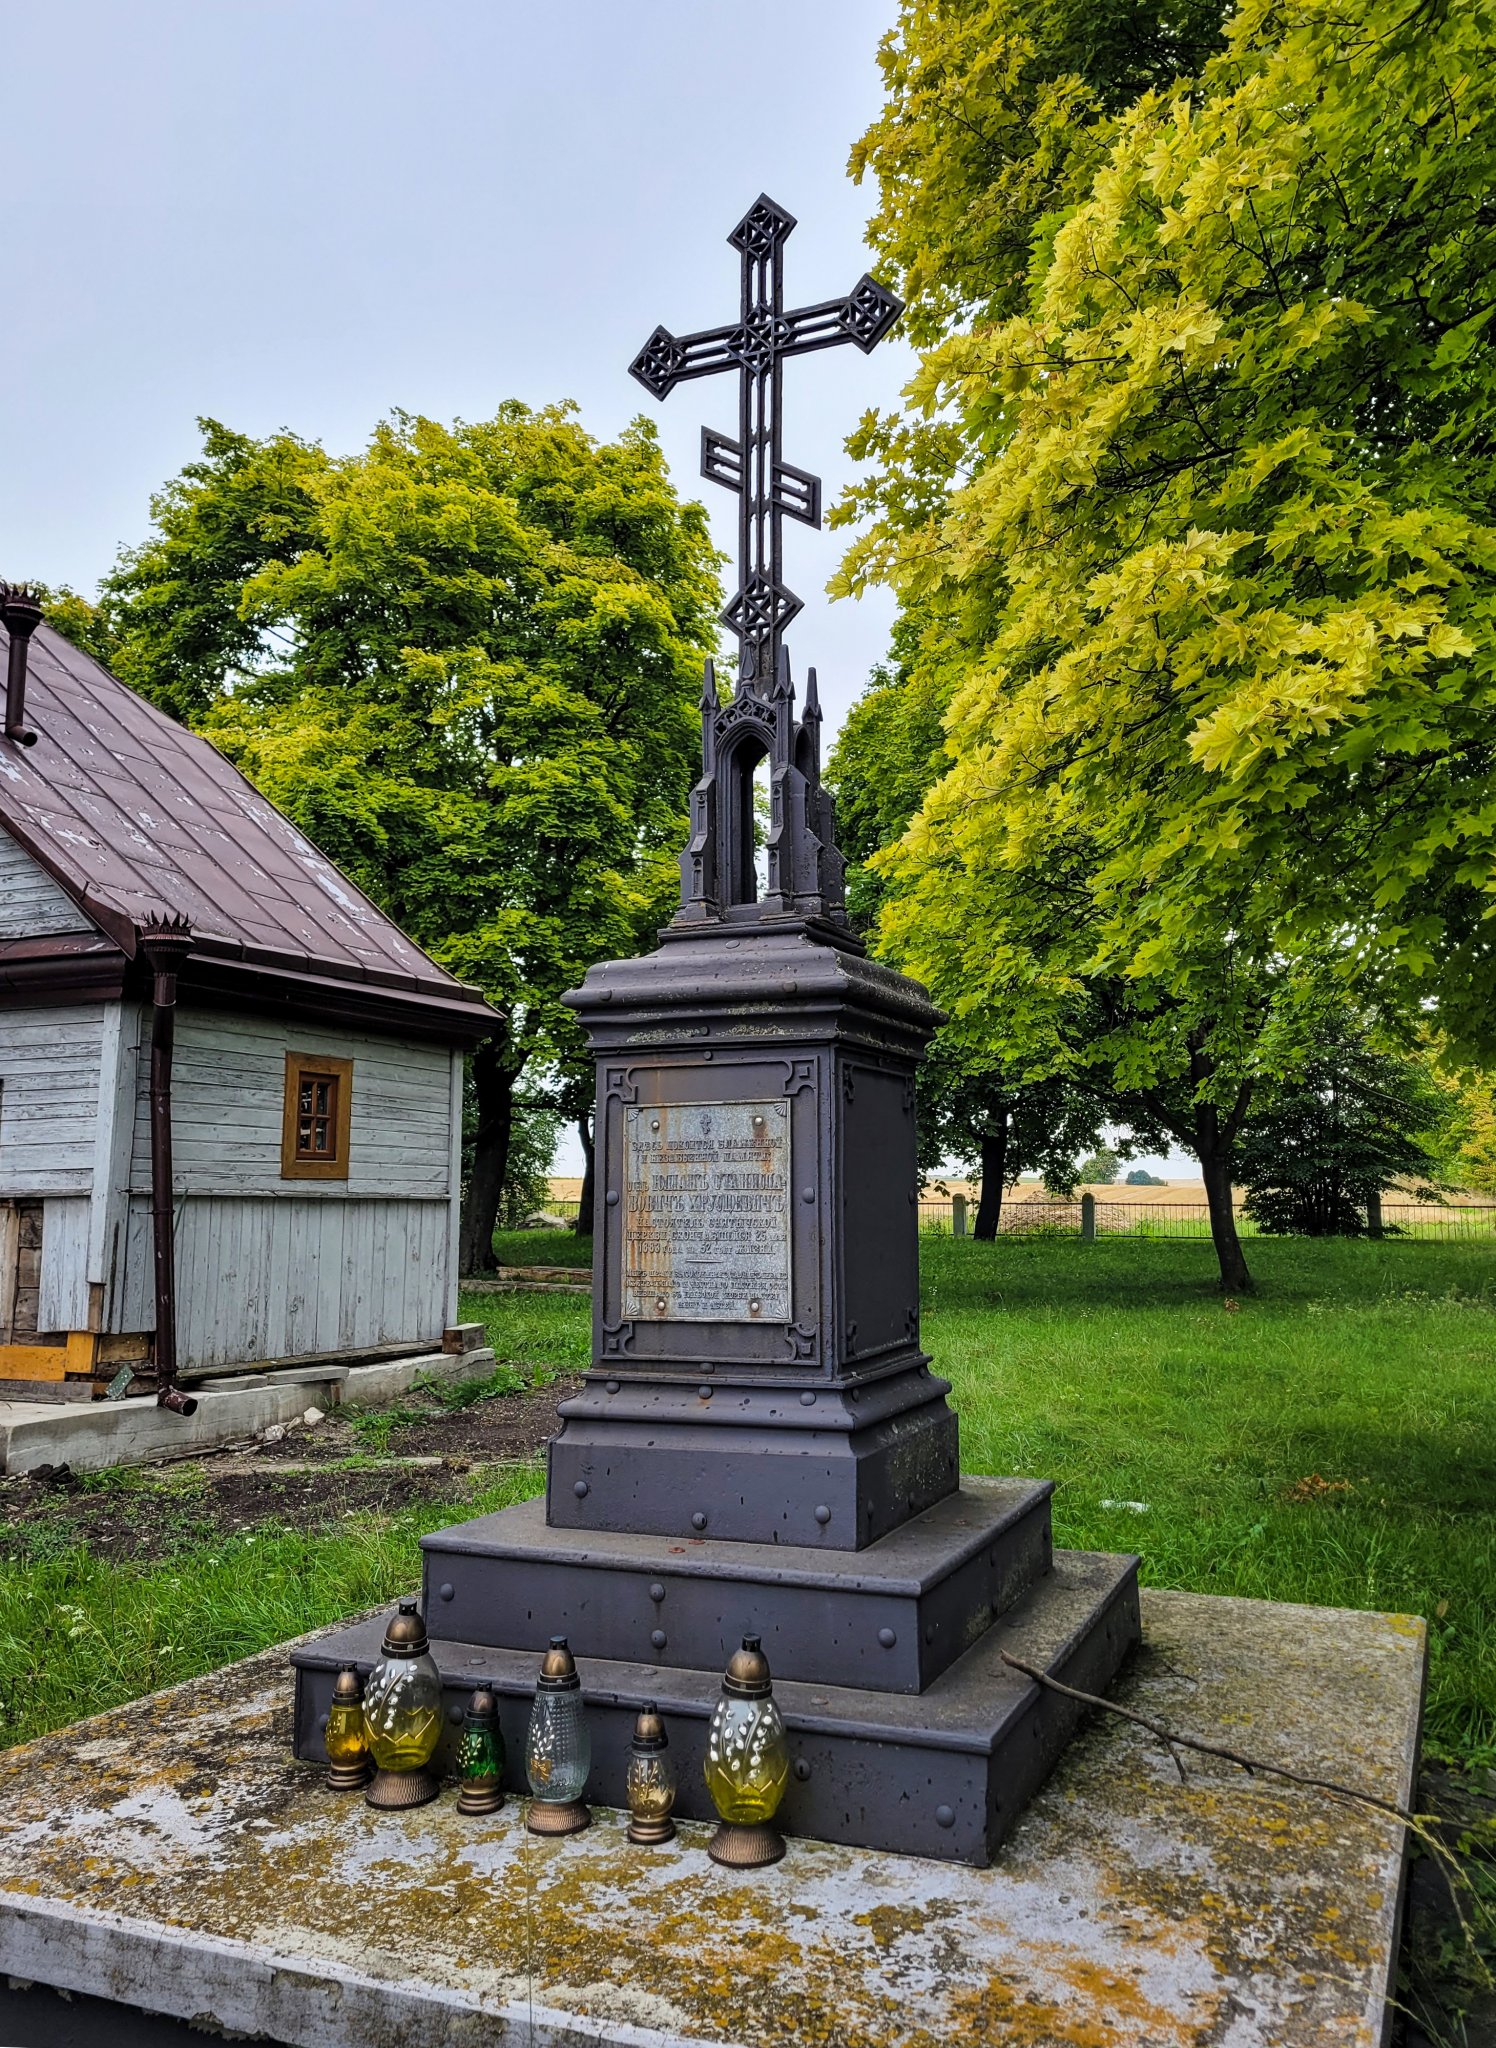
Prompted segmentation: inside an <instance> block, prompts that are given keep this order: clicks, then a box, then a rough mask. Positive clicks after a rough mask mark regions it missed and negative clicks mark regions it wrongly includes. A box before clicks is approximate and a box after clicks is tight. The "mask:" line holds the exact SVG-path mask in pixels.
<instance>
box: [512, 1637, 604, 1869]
mask: <svg viewBox="0 0 1496 2048" xmlns="http://www.w3.org/2000/svg"><path fill="white" fill-rule="evenodd" d="M591 1768H592V1734H591V1731H590V1729H589V1728H588V1726H587V1715H586V1710H585V1709H584V1707H583V1705H582V1681H581V1679H580V1678H579V1677H578V1676H577V1667H576V1662H575V1660H574V1659H573V1657H572V1654H571V1651H570V1649H569V1648H568V1647H567V1642H566V1638H565V1636H552V1637H551V1647H550V1648H549V1649H548V1650H547V1651H546V1653H545V1657H544V1659H543V1660H542V1662H541V1666H540V1679H539V1682H538V1684H537V1685H536V1688H535V1706H534V1709H533V1711H532V1712H531V1715H530V1733H529V1738H528V1740H527V1741H526V1744H525V1770H526V1772H527V1773H528V1776H529V1779H530V1790H531V1792H532V1793H533V1794H534V1795H535V1796H534V1798H533V1799H532V1800H531V1801H530V1811H529V1814H528V1816H527V1818H526V1821H525V1825H526V1826H527V1827H528V1828H529V1830H530V1832H531V1833H532V1834H535V1835H574V1834H576V1833H577V1832H578V1830H579V1829H581V1828H585V1827H586V1826H588V1824H589V1823H590V1822H591V1819H592V1815H591V1814H590V1813H589V1812H588V1811H587V1808H586V1806H585V1805H584V1803H583V1800H582V1793H583V1791H584V1790H585V1789H586V1784H587V1773H588V1772H589V1771H590V1770H591Z"/></svg>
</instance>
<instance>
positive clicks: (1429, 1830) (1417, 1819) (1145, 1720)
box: [1002, 1650, 1490, 1980]
mask: <svg viewBox="0 0 1496 2048" xmlns="http://www.w3.org/2000/svg"><path fill="white" fill-rule="evenodd" d="M1002 1660H1003V1662H1004V1664H1009V1665H1011V1666H1012V1668H1013V1669H1014V1670H1015V1671H1021V1672H1022V1673H1023V1675H1024V1677H1025V1678H1031V1679H1033V1681H1034V1683H1035V1684H1036V1685H1043V1686H1047V1687H1048V1689H1049V1690H1050V1691H1051V1692H1058V1693H1063V1694H1064V1695H1065V1697H1066V1698H1067V1699H1072V1700H1079V1701H1081V1703H1082V1704H1083V1705H1084V1706H1088V1707H1100V1708H1101V1709H1102V1711H1103V1712H1104V1713H1107V1714H1116V1715H1117V1716H1119V1718H1120V1719H1122V1720H1124V1721H1131V1722H1133V1723H1134V1724H1135V1725H1136V1726H1137V1727H1139V1728H1145V1729H1146V1730H1147V1731H1148V1733H1149V1734H1150V1735H1152V1736H1153V1737H1155V1739H1156V1740H1157V1741H1159V1742H1161V1743H1162V1744H1163V1745H1164V1747H1165V1748H1166V1749H1167V1750H1168V1752H1169V1755H1170V1756H1171V1757H1172V1758H1173V1762H1174V1768H1175V1770H1176V1771H1178V1773H1179V1777H1180V1782H1181V1783H1183V1782H1185V1773H1184V1765H1183V1763H1182V1762H1181V1761H1180V1758H1179V1752H1180V1750H1182V1749H1192V1750H1194V1751H1196V1752H1197V1754H1199V1755H1200V1756H1213V1757H1219V1758H1220V1759H1221V1761H1222V1762H1223V1763H1228V1764H1235V1765H1236V1766H1237V1768H1238V1769H1239V1770H1243V1771H1245V1772H1246V1773H1247V1775H1248V1777H1253V1778H1255V1777H1257V1776H1258V1775H1259V1774H1261V1775H1262V1776H1264V1777H1271V1778H1285V1779H1287V1781H1288V1782H1289V1784H1291V1785H1303V1786H1306V1787H1307V1788H1308V1789H1309V1790H1310V1791H1313V1792H1323V1793H1325V1794H1326V1796H1327V1797H1329V1798H1331V1799H1338V1800H1339V1801H1340V1802H1341V1803H1342V1804H1343V1805H1347V1806H1369V1807H1371V1808H1372V1809H1373V1810H1374V1811H1375V1812H1377V1813H1382V1814H1385V1815H1386V1816H1387V1817H1388V1818H1389V1819H1391V1820H1398V1821H1401V1822H1402V1824H1403V1826H1404V1827H1405V1828H1406V1829H1407V1830H1408V1832H1409V1833H1410V1834H1412V1835H1414V1836H1416V1837H1417V1839H1418V1840H1419V1841H1420V1842H1421V1843H1422V1844H1423V1846H1424V1848H1425V1850H1426V1851H1427V1852H1428V1854H1429V1855H1430V1856H1432V1857H1433V1859H1434V1862H1435V1863H1436V1864H1437V1865H1438V1867H1439V1869H1440V1871H1441V1872H1442V1874H1443V1877H1444V1882H1445V1883H1446V1884H1447V1885H1448V1886H1449V1898H1450V1903H1451V1905H1452V1906H1453V1907H1454V1910H1455V1914H1456V1916H1457V1918H1458V1920H1459V1923H1460V1929H1461V1932H1462V1933H1463V1935H1464V1937H1465V1940H1466V1943H1467V1944H1468V1946H1469V1950H1470V1953H1471V1954H1472V1955H1473V1956H1475V1957H1476V1959H1477V1961H1478V1962H1480V1965H1481V1968H1482V1971H1483V1973H1484V1974H1485V1975H1486V1977H1487V1979H1488V1980H1489V1976H1490V1972H1489V1970H1487V1969H1486V1966H1485V1963H1484V1959H1483V1958H1482V1957H1481V1955H1480V1948H1479V1944H1478V1943H1477V1941H1476V1938H1475V1929H1474V1927H1473V1926H1472V1925H1471V1923H1470V1920H1469V1917H1468V1915H1467V1914H1466V1912H1465V1908H1464V1903H1463V1901H1462V1900H1461V1898H1460V1892H1461V1890H1465V1891H1468V1892H1470V1893H1471V1896H1472V1897H1473V1896H1474V1890H1473V1887H1472V1886H1471V1883H1470V1880H1469V1878H1468V1877H1467V1876H1466V1875H1465V1873H1464V1871H1463V1870H1462V1869H1461V1868H1460V1864H1459V1859H1458V1858H1457V1857H1456V1856H1455V1855H1454V1854H1453V1853H1452V1851H1451V1850H1450V1849H1449V1848H1448V1847H1446V1845H1445V1844H1444V1843H1443V1842H1442V1841H1441V1840H1440V1839H1439V1837H1438V1835H1437V1834H1436V1833H1435V1831H1434V1828H1433V1826H1432V1824H1431V1819H1430V1816H1428V1815H1426V1814H1419V1813H1414V1812H1412V1811H1411V1810H1410V1809H1409V1808H1408V1807H1406V1806H1399V1805H1398V1803H1397V1801H1396V1800H1395V1799H1379V1798H1378V1797H1377V1796H1376V1794H1375V1793H1374V1792H1358V1791H1357V1790H1356V1788H1355V1786H1354V1785H1342V1784H1339V1783H1338V1782H1337V1781H1336V1780H1335V1779H1334V1778H1315V1777H1310V1776H1309V1775H1308V1774H1307V1773H1305V1772H1303V1771H1291V1770H1290V1769H1289V1768H1288V1766H1287V1765H1286V1764H1272V1763H1269V1762H1268V1761H1267V1760H1266V1758H1264V1757H1260V1756H1247V1755H1245V1754H1244V1753H1243V1752H1242V1751H1241V1750H1239V1749H1227V1748H1226V1747H1225V1746H1224V1744H1222V1743H1219V1742H1205V1741H1202V1740H1201V1738H1200V1737H1199V1736H1198V1735H1181V1734H1180V1733H1179V1730H1178V1729H1177V1728H1167V1727H1165V1726H1164V1724H1163V1722H1162V1721H1155V1720H1152V1719H1151V1718H1150V1717H1149V1716H1148V1715H1147V1714H1139V1713H1138V1712H1136V1711H1135V1709H1134V1708H1132V1707H1121V1706H1118V1704H1117V1702H1116V1701H1115V1700H1109V1699H1106V1698H1104V1697H1103V1695H1102V1694H1101V1693H1098V1692H1082V1691H1081V1689H1080V1687H1079V1686H1075V1685H1065V1684H1064V1683H1063V1682H1062V1681H1061V1680H1060V1679H1058V1678H1051V1677H1050V1675H1049V1673H1048V1672H1047V1671H1041V1670H1040V1669H1039V1667H1038V1665H1037V1664H1026V1663H1025V1662H1024V1660H1023V1659H1022V1658H1021V1657H1015V1656H1013V1655H1012V1654H1011V1652H1009V1651H1007V1650H1004V1651H1003V1652H1002Z"/></svg>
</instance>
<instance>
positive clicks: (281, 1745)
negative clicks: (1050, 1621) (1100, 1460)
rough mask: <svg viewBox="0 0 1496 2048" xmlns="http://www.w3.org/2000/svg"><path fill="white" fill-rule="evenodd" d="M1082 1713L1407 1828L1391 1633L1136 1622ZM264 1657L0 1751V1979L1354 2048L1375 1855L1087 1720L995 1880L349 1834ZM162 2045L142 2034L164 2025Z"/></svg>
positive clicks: (290, 2007)
mask: <svg viewBox="0 0 1496 2048" xmlns="http://www.w3.org/2000/svg"><path fill="white" fill-rule="evenodd" d="M1143 1616H1144V1648H1143V1650H1142V1651H1141V1652H1140V1654H1139V1657H1138V1660H1137V1662H1136V1664H1135V1665H1134V1666H1133V1667H1132V1669H1131V1670H1130V1671H1129V1672H1128V1674H1126V1675H1125V1676H1124V1678H1123V1679H1122V1680H1121V1681H1120V1682H1119V1684H1118V1686H1117V1687H1116V1689H1115V1696H1116V1698H1117V1699H1118V1700H1119V1701H1120V1702H1121V1703H1122V1704H1124V1705H1131V1706H1134V1707H1137V1708H1138V1709H1140V1710H1141V1711H1145V1712H1149V1713H1152V1714H1154V1715H1156V1716H1158V1717H1159V1718H1162V1719H1164V1720H1166V1721H1169V1722H1171V1723H1173V1724H1174V1725H1176V1726H1178V1727H1180V1728H1181V1729H1184V1730H1186V1731H1188V1732H1192V1733H1195V1734H1198V1735H1201V1736H1204V1737H1205V1738H1206V1739H1215V1740H1223V1741H1227V1742H1230V1743H1231V1744H1232V1745H1233V1746H1234V1747H1237V1748H1240V1749H1244V1750H1248V1751H1252V1752H1254V1753H1257V1754H1259V1755H1261V1756H1263V1757H1264V1758H1267V1759H1270V1760H1272V1761H1275V1762H1278V1763H1282V1764H1284V1765H1286V1766H1287V1767H1289V1768H1290V1769H1294V1770H1299V1771H1303V1772H1309V1773H1315V1774H1322V1775H1324V1776H1327V1777H1331V1778H1335V1779H1338V1780H1340V1781H1341V1782H1344V1783H1348V1784H1351V1785H1354V1786H1356V1787H1357V1788H1358V1789H1360V1790H1362V1791H1365V1792H1368V1793H1372V1794H1374V1795H1376V1796H1378V1797H1381V1798H1385V1799H1393V1800H1396V1801H1399V1802H1402V1803H1407V1802H1408V1800H1409V1799H1410V1796H1411V1792H1412V1786H1413V1782H1414V1772H1415V1767H1416V1756H1417V1743H1418V1728H1419V1716H1420V1704H1421V1698H1422V1683H1423V1668H1424V1655H1425V1640H1424V1629H1423V1625H1422V1623H1421V1622H1418V1621H1416V1620H1413V1619H1411V1618H1409V1617H1406V1616H1389V1615H1375V1614H1355V1613H1342V1612H1336V1611H1332V1610H1326V1609H1315V1608H1302V1607H1281V1606H1272V1605H1268V1604H1265V1603H1259V1602H1253V1601H1240V1600H1220V1599H1217V1600H1212V1599H1208V1598H1203V1597H1200V1596H1197V1595H1191V1594H1178V1593H1157V1592H1149V1593H1145V1594H1144V1598H1143ZM285 1659H286V1649H285V1648H284V1647H282V1648H277V1649H274V1650H271V1651H268V1652H266V1653H265V1654H264V1655H262V1656H260V1657H256V1658H252V1659H250V1660H249V1661H247V1662H246V1663H244V1664H241V1665H237V1666H232V1667H230V1668H229V1669H228V1670H226V1671H221V1672H217V1673H214V1674H213V1675H212V1676H211V1677H209V1678H206V1679H203V1680H200V1681H198V1682H197V1683H196V1684H193V1685H190V1686H183V1687H180V1688H178V1689H177V1690H176V1691H175V1692H173V1693H169V1694H164V1695H161V1696H158V1697H157V1698H156V1699H154V1700H150V1701H143V1702H138V1703H136V1704H135V1705H132V1706H129V1707H125V1708H121V1709H119V1710H117V1711H116V1712H114V1713H111V1714H104V1715H101V1716H99V1717H97V1718H96V1719H95V1720H92V1721H89V1722H85V1723H82V1724H80V1725H79V1726H78V1727H75V1728H71V1729H67V1730H64V1731H62V1732H60V1733H58V1734H56V1735H52V1736H48V1737H46V1738H44V1739H42V1740H41V1741H38V1742H34V1743H31V1744H29V1745H27V1746H26V1747H24V1748H21V1749H16V1750H12V1751H10V1752H8V1753H7V1754H5V1755H4V1756H0V1972H9V1973H10V1974H11V1975H12V1976H14V1977H18V1978H22V1979H28V1980H35V1981H37V1982H40V1983H43V1984H50V1985H56V1986H62V1987H64V1988H67V1989H70V1990H76V1991H81V1992H90V1993H93V1994H96V1995H103V1996H107V1997H110V1998H113V1999H116V2000H119V2001H121V2002H122V2003H123V2004H125V2005H126V2006H129V2007H131V2008H137V2009H142V2010H146V2011H152V2012H159V2013H163V2014H167V2015H172V2016H176V2017H178V2018H188V2019H196V2020H197V2021H198V2022H199V2024H202V2025H204V2026H206V2027H207V2028H209V2029H237V2030H239V2032H240V2033H241V2034H245V2035H248V2036H250V2037H252V2038H259V2039H262V2040H270V2041H276V2042H283V2043H291V2044H294V2048H603V2044H617V2048H685V2044H698V2043H701V2044H705V2043H712V2044H719V2048H720V2044H728V2043H730V2044H734V2048H769V2044H772V2048H1332V2044H1333V2048H1373V2044H1375V2043H1378V2042H1380V2041H1381V2040H1382V2039H1383V2037H1384V2030H1385V2023H1386V2016H1387V2011H1388V2008H1387V2004H1386V1998H1387V1994H1388V1992H1389V1989H1390V1987H1391V1984H1392V1977H1393V1968H1394V1959H1395V1955H1396V1944H1397V1930H1398V1913H1399V1898H1400V1880H1401V1852H1402V1844H1401V1832H1402V1831H1401V1829H1400V1828H1399V1826H1398V1825H1397V1824H1396V1823H1395V1822H1394V1821H1392V1820H1390V1819H1388V1818H1386V1817H1384V1816H1380V1815H1378V1814H1376V1813H1373V1812H1369V1811H1365V1810H1362V1809H1359V1808H1353V1807H1349V1806H1346V1805H1344V1804H1341V1803H1338V1802H1336V1801H1333V1800H1330V1799H1328V1798H1326V1797H1325V1796H1324V1795H1322V1794H1320V1793H1317V1792H1314V1791H1311V1790H1309V1789H1307V1788H1302V1787H1296V1786H1293V1785H1289V1784H1286V1783H1281V1782H1274V1781H1272V1780H1270V1779H1266V1778H1261V1777H1258V1778H1248V1777H1245V1776H1244V1775H1243V1774H1242V1773H1241V1772H1239V1771H1237V1770H1234V1769H1232V1768H1231V1767H1229V1766H1227V1765H1225V1764H1217V1763H1214V1762H1212V1761H1211V1760H1209V1759H1205V1758H1197V1757H1190V1758H1188V1759H1187V1772H1188V1777H1187V1781H1186V1782H1185V1783H1181V1782H1180V1780H1179V1778H1178V1775H1177V1773H1176V1771H1175V1768H1174V1765H1173V1763H1172V1762H1171V1761H1170V1759H1169V1757H1168V1756H1167V1755H1166V1754H1164V1753H1163V1752H1162V1751H1161V1750H1160V1749H1159V1748H1158V1746H1157V1744H1155V1743H1154V1742H1153V1741H1152V1740H1151V1738H1149V1737H1148V1736H1147V1735H1145V1734H1144V1733H1143V1732H1142V1731H1141V1730H1140V1729H1138V1728H1136V1727H1134V1726H1131V1725H1128V1724H1126V1723H1124V1722H1121V1721H1118V1720H1116V1719H1115V1718H1112V1717H1098V1719H1096V1720H1095V1721H1093V1722H1092V1723H1090V1724H1089V1725H1088V1727H1087V1728H1086V1729H1085V1731H1084V1732H1083V1733H1082V1734H1081V1735H1080V1736H1079V1737H1078V1738H1077V1740H1076V1741H1075V1742H1074V1743H1073V1744H1072V1746H1071V1748H1070V1750H1069V1751H1068V1752H1067V1754H1066V1756H1065V1758H1064V1759H1063V1761H1062V1762H1061V1764H1060V1766H1059V1768H1058V1769H1057V1770H1056V1772H1055V1773H1054V1775H1053V1777H1052V1778H1051V1779H1050V1781H1049V1783H1048V1784H1047V1786H1046V1787H1045V1788H1044V1790H1043V1791H1042V1792H1040V1794H1039V1795H1038V1797H1037V1798H1036V1799H1035V1801H1034V1803H1033V1804H1032V1806H1030V1808H1029V1809H1028V1811H1027V1813H1026V1814H1025V1815H1024V1817H1023V1819H1022V1821H1021V1822H1020V1823H1019V1825H1018V1827H1017V1829H1016V1830H1015V1832H1014V1833H1013V1835H1012V1836H1011V1837H1010V1839H1009V1841H1008V1842H1007V1844H1006V1845H1005V1847H1004V1849H1003V1851H1002V1853H1001V1855H1000V1857H999V1858H998V1861H997V1862H996V1863H995V1864H994V1866H993V1867H992V1868H991V1869H988V1870H974V1869H970V1868H966V1867H963V1866H961V1865H953V1864H939V1863H932V1862H924V1861H919V1860H916V1859H913V1858H900V1857H891V1856H885V1855H876V1854H872V1853H869V1852H866V1851H862V1850H855V1849H847V1848H834V1847H830V1846H828V1845H826V1844H823V1843H816V1842H809V1841H794V1842H792V1843H791V1845H790V1850H789V1854H788V1855H787V1857H786V1858H785V1860H784V1862H783V1863H781V1864H779V1865H777V1866H776V1867H774V1868H773V1869H770V1870H766V1871H758V1872H754V1873H752V1874H743V1873H738V1874H735V1873H732V1872H730V1871H725V1870H719V1869H718V1868H717V1867H716V1866H715V1865H714V1864H712V1863H710V1862H709V1861H708V1860H707V1858H706V1856H705V1855H704V1854H703V1853H702V1845H703V1843H704V1841H705V1840H706V1836H707V1830H706V1829H705V1828H704V1827H702V1826H700V1825H697V1824H694V1823H689V1822H688V1823H686V1824H685V1825H684V1826H683V1827H682V1829H681V1834H680V1837H679V1839H678V1840H677V1841H676V1842H675V1843H673V1844H671V1845H670V1846H668V1847H666V1848H664V1849H654V1850H644V1849H636V1848H634V1847H632V1846H631V1845H630V1844H629V1843H628V1841H627V1839H626V1837H625V1834H624V1825H623V1821H622V1819H621V1818H620V1817H619V1816H618V1815H617V1814H615V1813H612V1812H609V1811H605V1810H599V1812H598V1814H597V1818H596V1821H595V1824H594V1826H593V1827H592V1828H591V1829H590V1830H589V1831H588V1832H587V1833H585V1834H582V1835H579V1836H574V1837H571V1838H569V1839H567V1840H562V1841H555V1840H541V1839H538V1838H536V1837H534V1836H531V1835H528V1834H527V1833H526V1832H525V1830H524V1826H523V1814H522V1809H521V1805H520V1802H518V1801H516V1800H511V1801H510V1803H509V1804H508V1806H507V1807H506V1808H505V1809H504V1810H503V1811H502V1812H500V1813H498V1814H494V1815H491V1816H489V1817H487V1818H485V1819H482V1820H471V1821H470V1820H466V1819H464V1818H463V1817H462V1816H461V1815H460V1814H458V1813H457V1811H456V1808H455V1804H454V1802H453V1800H452V1798H451V1796H450V1795H448V1796H447V1797H445V1798H444V1799H443V1800H442V1801H441V1802H440V1803H439V1804H438V1805H435V1806H430V1807H424V1808H421V1809H419V1810H417V1811H415V1812H412V1813H404V1814H388V1813H386V1814H381V1813H376V1812H374V1811H372V1810H371V1809H370V1808H368V1807H366V1806H365V1805H364V1804H363V1803H362V1801H361V1800H359V1799H358V1798H356V1797H355V1798H352V1799H349V1798H340V1797H338V1796H337V1795H335V1794H331V1793H328V1792H326V1791H325V1790H324V1789H323V1787H322V1785H321V1782H320V1774H319V1773H318V1772H317V1771H316V1770H314V1769H313V1768H311V1767H309V1766H307V1765H304V1764H297V1763H294V1762H293V1761H292V1760H291V1757H290V1736H291V1726H290V1684H289V1672H288V1670H287V1667H286V1661H285ZM161 2038H162V2040H163V2041H164V2040H166V2039H167V2038H173V2039H174V2038H175V2037H174V2036H168V2035H167V2034H166V2033H163V2035H162V2036H161Z"/></svg>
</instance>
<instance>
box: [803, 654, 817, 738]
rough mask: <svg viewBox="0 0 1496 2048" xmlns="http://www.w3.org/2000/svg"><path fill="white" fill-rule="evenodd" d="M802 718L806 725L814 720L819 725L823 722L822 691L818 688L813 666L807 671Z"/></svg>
mask: <svg viewBox="0 0 1496 2048" xmlns="http://www.w3.org/2000/svg"><path fill="white" fill-rule="evenodd" d="M802 718H803V722H804V723H805V724H806V725H809V724H810V723H811V721H812V720H814V722H815V723H816V724H817V725H819V724H820V722H821V693H820V691H819V690H818V689H817V688H816V672H815V670H814V669H813V668H812V669H807V670H806V672H805V710H804V712H803V713H802Z"/></svg>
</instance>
